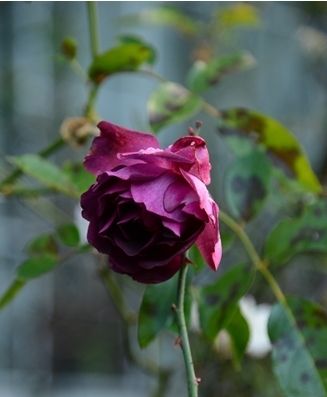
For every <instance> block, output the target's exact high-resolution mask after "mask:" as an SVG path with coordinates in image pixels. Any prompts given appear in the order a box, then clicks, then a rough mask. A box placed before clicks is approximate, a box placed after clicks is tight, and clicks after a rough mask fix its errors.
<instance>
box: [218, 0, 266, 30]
mask: <svg viewBox="0 0 327 397" xmlns="http://www.w3.org/2000/svg"><path fill="white" fill-rule="evenodd" d="M216 18H217V24H218V26H219V27H220V28H221V29H234V28H238V27H256V26H258V25H260V22H261V18H260V15H259V13H258V9H257V8H256V7H255V6H254V5H252V4H249V3H232V4H230V5H229V6H228V7H225V8H223V9H221V10H219V11H218V12H217V14H216Z"/></svg>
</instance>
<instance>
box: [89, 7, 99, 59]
mask: <svg viewBox="0 0 327 397" xmlns="http://www.w3.org/2000/svg"><path fill="white" fill-rule="evenodd" d="M87 14H88V18H89V32H90V45H91V52H92V58H95V57H96V56H97V55H98V53H99V50H100V41H99V32H98V14H97V3H96V2H95V1H88V2H87Z"/></svg>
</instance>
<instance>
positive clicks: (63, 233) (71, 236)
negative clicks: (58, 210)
mask: <svg viewBox="0 0 327 397" xmlns="http://www.w3.org/2000/svg"><path fill="white" fill-rule="evenodd" d="M57 234H58V237H59V239H60V240H61V241H62V242H63V243H64V244H65V245H68V247H78V245H79V243H80V235H79V231H78V229H77V227H76V226H75V225H74V224H72V223H69V224H66V225H61V226H59V227H58V229H57Z"/></svg>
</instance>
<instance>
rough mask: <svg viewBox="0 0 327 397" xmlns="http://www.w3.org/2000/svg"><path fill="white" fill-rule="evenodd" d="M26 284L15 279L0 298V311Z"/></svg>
mask: <svg viewBox="0 0 327 397" xmlns="http://www.w3.org/2000/svg"><path fill="white" fill-rule="evenodd" d="M25 284H26V282H25V281H23V280H19V279H15V280H14V281H13V282H12V283H11V284H10V286H9V287H8V288H7V290H6V291H5V292H4V293H3V294H2V295H1V296H0V310H1V309H3V308H4V307H5V306H7V305H8V304H9V303H10V302H11V301H12V300H13V299H14V298H15V297H16V295H17V294H18V293H19V292H20V290H21V289H22V288H23V287H24V286H25Z"/></svg>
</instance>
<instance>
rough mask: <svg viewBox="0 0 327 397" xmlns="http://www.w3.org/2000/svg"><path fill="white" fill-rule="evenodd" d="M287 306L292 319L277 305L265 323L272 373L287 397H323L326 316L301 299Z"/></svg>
mask: <svg viewBox="0 0 327 397" xmlns="http://www.w3.org/2000/svg"><path fill="white" fill-rule="evenodd" d="M288 303H289V306H290V308H291V310H292V312H293V313H294V317H295V318H294V317H293V316H292V315H289V313H288V312H287V311H286V310H285V308H284V307H283V306H282V305H281V304H276V305H275V306H274V307H273V310H272V313H271V315H270V318H269V322H268V332H269V337H270V340H271V342H272V344H273V352H272V360H273V366H274V372H275V374H276V376H277V378H278V381H279V383H280V385H281V387H282V389H283V391H284V393H285V396H287V397H311V396H312V397H326V395H327V360H326V357H327V313H326V312H325V311H324V310H323V309H322V308H321V307H320V306H318V305H316V304H315V303H312V302H309V301H305V300H304V299H291V300H289V302H288Z"/></svg>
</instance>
